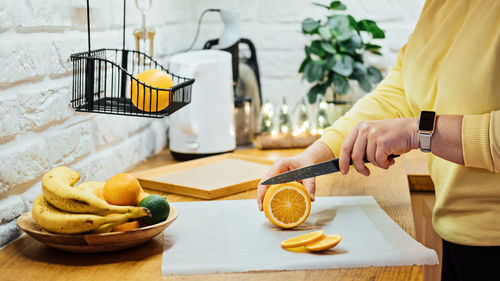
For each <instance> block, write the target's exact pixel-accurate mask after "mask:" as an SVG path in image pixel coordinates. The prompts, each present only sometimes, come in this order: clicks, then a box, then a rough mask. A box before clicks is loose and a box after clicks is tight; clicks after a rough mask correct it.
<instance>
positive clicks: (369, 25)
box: [358, 20, 385, 39]
mask: <svg viewBox="0 0 500 281" xmlns="http://www.w3.org/2000/svg"><path fill="white" fill-rule="evenodd" d="M358 25H359V30H364V31H366V32H369V33H371V35H372V37H373V38H379V39H382V38H385V32H384V31H383V30H382V29H380V28H379V27H378V26H377V24H376V23H375V22H374V21H372V20H360V21H359V22H358Z"/></svg>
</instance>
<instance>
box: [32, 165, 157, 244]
mask: <svg viewBox="0 0 500 281" xmlns="http://www.w3.org/2000/svg"><path fill="white" fill-rule="evenodd" d="M79 179H80V175H79V174H78V172H76V171H74V170H71V169H69V168H68V167H64V166H60V167H57V168H54V169H52V170H50V171H49V172H48V173H46V174H45V175H44V176H43V178H42V192H43V193H42V194H41V195H40V196H38V197H37V198H36V200H35V202H34V203H33V210H32V215H33V219H34V220H35V222H36V223H37V224H38V225H39V226H40V227H41V228H43V229H45V230H48V231H51V232H55V233H65V234H75V233H84V232H96V233H102V232H107V231H109V230H111V229H112V228H113V227H114V226H115V225H118V224H121V223H124V222H126V221H127V220H129V219H137V218H142V217H147V216H150V213H149V210H148V209H146V208H142V207H134V206H116V205H111V204H108V203H107V202H106V201H104V200H102V199H100V198H99V197H97V196H96V195H95V194H94V189H96V188H102V187H103V186H104V182H86V183H82V184H80V185H78V186H76V187H73V185H75V183H76V182H78V180H79ZM112 213H113V214H120V215H117V216H110V217H107V216H105V215H107V214H112Z"/></svg>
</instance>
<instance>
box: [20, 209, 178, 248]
mask: <svg viewBox="0 0 500 281" xmlns="http://www.w3.org/2000/svg"><path fill="white" fill-rule="evenodd" d="M177 217H178V213H177V210H176V209H175V208H174V207H172V206H170V214H169V216H168V218H167V220H166V221H164V222H160V223H157V224H154V225H149V226H145V227H141V228H137V229H132V230H128V231H124V232H123V231H121V232H108V233H101V234H58V233H51V232H48V231H46V230H43V229H41V228H40V227H39V226H38V225H37V224H36V223H35V221H34V220H33V217H32V216H31V212H27V213H24V214H22V215H21V216H20V217H19V218H18V219H17V225H18V226H19V228H20V229H22V230H23V231H24V232H26V233H27V234H28V235H29V236H31V237H33V238H35V239H36V240H38V241H40V242H42V243H44V244H45V245H47V246H49V247H52V248H56V249H59V250H62V251H67V252H77V253H99V252H111V251H117V250H122V249H126V248H130V247H133V246H137V245H139V244H142V243H144V242H146V241H149V240H151V239H152V238H153V237H155V236H156V235H158V234H160V233H162V232H163V230H164V229H165V228H167V226H169V225H170V224H171V223H172V222H174V221H175V219H177Z"/></svg>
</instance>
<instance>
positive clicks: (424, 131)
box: [418, 111, 436, 152]
mask: <svg viewBox="0 0 500 281" xmlns="http://www.w3.org/2000/svg"><path fill="white" fill-rule="evenodd" d="M435 125H436V112H434V111H421V112H420V118H419V121H418V137H419V141H420V150H421V151H422V152H431V138H432V135H433V134H434V127H435Z"/></svg>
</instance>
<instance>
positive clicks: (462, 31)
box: [319, 0, 500, 246]
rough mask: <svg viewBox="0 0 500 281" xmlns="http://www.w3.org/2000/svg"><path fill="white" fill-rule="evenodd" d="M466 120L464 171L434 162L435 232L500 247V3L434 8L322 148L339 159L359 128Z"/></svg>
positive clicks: (434, 1)
mask: <svg viewBox="0 0 500 281" xmlns="http://www.w3.org/2000/svg"><path fill="white" fill-rule="evenodd" d="M421 110H433V111H436V113H437V114H438V115H439V114H441V115H446V114H451V115H464V118H463V123H462V146H463V154H464V160H465V165H464V166H462V165H457V164H454V163H452V162H449V161H447V160H444V159H442V158H438V157H437V156H435V155H433V154H430V153H429V156H428V165H429V170H430V173H431V177H432V180H433V181H434V184H435V187H436V205H435V207H434V211H433V225H434V229H435V230H436V232H437V233H438V234H439V235H440V236H441V237H442V238H443V239H445V240H448V241H451V242H454V243H459V244H464V245H475V246H493V245H494V246H500V1H498V0H475V1H474V0H460V1H445V0H428V1H427V2H426V3H425V5H424V8H423V10H422V13H421V15H420V18H419V21H418V23H417V25H416V27H415V30H414V32H413V34H412V35H411V36H410V38H409V39H408V42H407V44H406V45H405V46H404V47H403V48H402V49H401V50H400V52H399V55H398V60H397V62H396V64H395V65H394V66H393V67H392V69H391V70H390V71H389V74H388V76H387V77H386V78H385V79H384V80H383V81H382V82H381V83H380V84H379V85H378V87H377V88H376V89H375V90H374V91H373V92H372V93H369V94H367V95H366V96H364V97H363V98H362V99H360V100H359V101H358V102H357V103H356V104H355V105H354V106H353V108H352V109H351V110H350V111H349V112H348V113H347V114H346V115H345V116H344V117H342V118H340V119H339V120H337V121H336V122H335V124H334V125H333V126H332V127H330V128H328V129H327V130H326V131H325V133H324V135H323V136H322V137H321V139H320V140H319V141H321V142H323V143H325V144H327V145H328V146H329V147H330V148H331V149H332V151H333V153H334V154H335V155H337V156H338V155H339V154H340V146H341V144H342V142H343V141H344V139H345V137H346V136H347V134H348V133H349V132H350V130H351V129H352V128H353V127H354V126H355V125H356V124H357V123H358V122H360V121H366V120H377V119H389V118H399V117H418V116H419V114H420V111H421Z"/></svg>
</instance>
